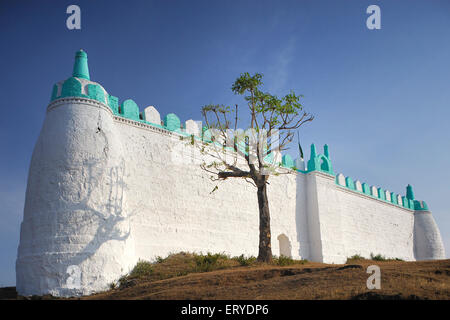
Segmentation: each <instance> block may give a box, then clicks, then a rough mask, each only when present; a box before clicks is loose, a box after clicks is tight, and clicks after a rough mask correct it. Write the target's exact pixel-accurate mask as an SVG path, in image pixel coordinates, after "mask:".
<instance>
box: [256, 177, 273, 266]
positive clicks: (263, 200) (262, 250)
mask: <svg viewBox="0 0 450 320" xmlns="http://www.w3.org/2000/svg"><path fill="white" fill-rule="evenodd" d="M258 205H259V253H258V261H260V262H271V261H272V246H271V243H270V239H271V234H270V212H269V200H268V198H267V184H266V183H265V182H264V183H262V184H261V185H258Z"/></svg>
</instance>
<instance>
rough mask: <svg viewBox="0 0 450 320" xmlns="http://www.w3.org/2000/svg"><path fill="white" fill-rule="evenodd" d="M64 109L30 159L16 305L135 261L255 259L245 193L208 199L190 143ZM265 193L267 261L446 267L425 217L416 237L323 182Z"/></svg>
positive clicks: (254, 228)
mask: <svg viewBox="0 0 450 320" xmlns="http://www.w3.org/2000/svg"><path fill="white" fill-rule="evenodd" d="M61 101H62V102H58V101H55V102H54V103H52V104H51V105H50V107H49V111H48V113H47V116H46V119H45V123H44V125H43V128H42V131H41V134H40V137H39V139H38V142H37V143H36V146H35V150H34V152H33V157H32V162H31V166H30V172H29V178H28V186H27V194H26V203H25V210H24V220H23V223H22V227H21V239H20V245H19V249H18V259H17V264H16V271H17V272H16V273H17V290H18V292H19V294H22V295H31V294H47V293H50V294H53V295H62V296H67V295H81V294H89V293H92V292H95V291H100V290H104V289H107V287H108V284H109V283H111V282H112V281H115V280H117V279H118V278H119V277H120V276H121V275H123V274H125V273H126V272H127V271H128V270H129V269H130V268H131V267H132V266H133V265H134V264H135V263H136V261H137V259H144V260H152V259H154V258H155V257H156V256H166V255H168V254H169V253H174V252H179V251H191V252H203V253H206V252H208V251H209V252H225V253H227V254H230V255H241V254H245V255H253V256H256V255H257V253H258V237H259V218H258V214H259V212H258V205H257V196H256V188H255V187H254V186H252V185H251V184H249V183H247V182H245V181H244V180H242V179H231V178H230V179H228V180H226V181H223V182H221V183H220V184H219V185H218V187H219V188H218V189H217V190H216V191H215V192H211V191H212V190H213V189H214V187H215V186H216V185H217V183H216V182H213V181H211V180H210V179H209V174H207V173H206V172H205V171H203V170H202V169H201V168H200V163H201V157H200V153H199V151H198V150H199V149H198V148H196V147H193V146H192V145H190V143H189V141H190V139H187V141H181V140H180V137H179V135H177V134H174V133H170V132H167V131H166V130H162V129H158V128H155V127H150V128H149V126H147V125H144V124H142V123H139V122H135V121H131V120H127V119H123V118H119V117H115V118H113V116H112V113H111V111H110V110H109V109H108V107H106V106H105V105H103V104H101V103H98V102H95V101H93V100H90V99H83V98H77V99H74V100H71V99H63V100H61ZM59 103H62V104H61V105H59V106H58V104H59ZM285 171H287V169H286V170H285ZM284 173H286V172H284ZM269 182H270V185H269V186H268V197H269V205H270V211H271V212H270V213H271V228H272V251H273V253H274V254H275V255H279V254H280V248H279V241H278V237H279V236H280V235H283V236H282V237H281V238H283V237H284V236H286V237H287V238H288V241H289V245H288V246H285V247H284V250H285V249H286V248H290V250H291V251H292V252H291V254H290V255H291V256H292V257H293V258H295V259H299V258H306V259H309V260H312V261H319V262H329V263H343V262H345V260H346V259H347V257H350V256H352V255H354V254H360V255H362V256H366V257H368V256H370V253H374V254H382V255H384V256H386V257H393V258H401V259H404V260H414V258H415V257H414V251H415V250H416V255H417V257H418V258H427V257H443V246H442V241H439V239H440V234H439V230H438V229H437V227H436V226H435V223H434V220H432V217H431V215H428V216H427V215H418V214H416V216H417V217H419V218H418V219H419V220H417V221H416V225H415V224H414V213H413V212H412V211H411V210H406V209H403V208H399V207H398V206H394V205H390V204H388V203H385V202H383V201H379V200H376V199H373V198H371V197H369V196H365V195H362V194H360V193H357V192H353V191H350V190H348V189H347V188H345V187H341V186H337V185H336V183H335V177H333V176H329V175H326V174H323V173H320V172H312V173H308V174H306V175H305V174H302V173H298V174H295V173H294V174H281V175H279V176H271V177H270V179H269ZM375 190H376V189H375ZM430 217H431V220H430ZM433 223H434V225H433ZM415 230H416V233H417V234H419V236H417V237H416V238H414V231H415ZM421 239H423V240H421ZM430 239H431V240H430ZM424 241H428V242H427V244H423V243H422V242H424ZM72 265H75V266H77V267H79V268H80V271H81V286H80V287H78V288H72V287H68V285H67V280H68V277H69V275H68V274H67V268H68V267H69V266H72Z"/></svg>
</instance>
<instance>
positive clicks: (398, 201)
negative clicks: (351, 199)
mask: <svg viewBox="0 0 450 320" xmlns="http://www.w3.org/2000/svg"><path fill="white" fill-rule="evenodd" d="M336 184H337V185H338V186H341V187H344V188H346V189H349V190H352V191H355V192H359V193H361V194H364V195H367V196H369V197H372V198H375V199H378V200H381V201H384V202H388V203H390V204H393V205H396V206H399V207H402V208H405V209H409V210H422V211H427V210H428V206H427V204H426V203H425V201H419V200H415V199H414V193H413V191H412V186H411V185H408V186H407V187H406V196H401V195H399V194H396V193H394V192H390V191H389V190H385V189H383V188H377V187H375V186H371V187H369V185H368V184H367V183H365V182H364V183H362V184H361V182H360V181H359V180H357V181H353V179H352V178H350V177H345V176H344V175H343V174H342V173H340V174H338V175H337V176H336Z"/></svg>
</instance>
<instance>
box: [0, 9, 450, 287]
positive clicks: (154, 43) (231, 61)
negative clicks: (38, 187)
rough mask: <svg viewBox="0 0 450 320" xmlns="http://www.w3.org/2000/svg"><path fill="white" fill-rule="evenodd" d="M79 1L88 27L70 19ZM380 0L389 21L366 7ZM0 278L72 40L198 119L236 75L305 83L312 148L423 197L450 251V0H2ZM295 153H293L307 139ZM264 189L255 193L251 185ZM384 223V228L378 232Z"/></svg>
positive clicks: (10, 269)
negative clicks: (72, 24)
mask: <svg viewBox="0 0 450 320" xmlns="http://www.w3.org/2000/svg"><path fill="white" fill-rule="evenodd" d="M71 4H77V5H79V6H80V8H81V30H68V29H67V27H66V19H67V17H68V16H69V15H68V14H66V8H67V6H69V5H71ZM371 4H377V5H379V6H380V8H381V29H380V30H369V29H367V27H366V19H367V17H368V16H369V15H368V14H366V8H367V7H368V6H369V5H371ZM0 41H1V50H0V70H1V71H2V77H1V78H0V101H1V103H2V106H3V107H2V113H1V116H0V150H1V153H0V286H6V285H14V283H15V271H14V266H15V258H16V253H17V245H18V241H19V227H20V222H21V219H22V215H23V204H24V198H25V189H26V182H27V174H28V166H29V163H30V159H31V153H32V151H33V146H34V144H35V142H36V140H37V137H38V134H39V131H40V128H41V126H42V123H43V120H44V117H45V110H46V107H47V104H48V102H49V99H50V95H51V90H52V86H53V84H54V83H55V82H57V81H59V80H63V79H66V78H68V77H69V76H70V75H71V72H72V67H73V60H74V54H75V52H76V51H77V50H78V49H80V48H83V49H84V50H85V51H86V52H87V53H88V57H89V67H90V74H91V80H93V81H97V82H99V83H101V84H102V85H103V86H104V87H105V88H106V90H108V92H109V93H110V94H112V95H115V96H117V97H119V99H120V101H123V100H125V99H128V98H131V99H133V100H135V101H136V103H137V104H138V105H139V106H140V108H141V110H142V109H143V108H145V107H146V106H148V105H154V106H156V108H157V109H158V110H159V111H160V113H161V115H162V116H164V115H165V114H167V113H171V112H173V113H176V114H177V115H178V116H179V117H180V118H181V120H182V121H185V120H188V119H191V118H192V119H194V120H201V115H200V108H201V106H202V105H205V104H209V103H224V104H231V105H233V104H234V103H238V104H240V105H241V106H242V108H241V109H242V110H243V109H244V108H243V106H244V101H243V100H242V98H241V97H238V96H235V95H233V94H232V92H231V90H230V88H231V84H232V83H233V81H234V80H235V79H236V78H237V77H238V76H239V74H240V73H242V72H250V73H254V72H260V73H262V74H264V79H263V80H264V85H265V86H264V89H265V90H267V91H270V92H273V93H276V94H279V95H281V94H285V93H287V92H288V91H289V90H291V89H293V90H295V92H296V93H301V94H303V95H304V96H305V97H304V100H303V103H304V106H305V108H306V110H307V111H309V112H311V113H313V114H314V115H315V118H316V119H315V120H314V121H313V122H312V123H310V124H307V125H306V126H305V127H303V128H302V129H301V131H300V134H301V141H302V144H303V148H304V150H305V151H306V154H307V157H309V145H310V144H311V143H313V142H314V143H316V145H317V146H318V148H319V151H321V149H322V145H323V144H325V143H327V144H328V145H329V147H330V156H331V158H332V163H333V167H334V169H335V172H342V173H344V174H345V175H346V176H347V175H349V176H351V177H352V178H354V179H359V180H361V181H362V182H367V183H368V184H370V185H376V186H379V187H383V188H385V189H388V190H390V191H393V192H396V193H401V194H405V187H406V185H407V184H408V183H410V184H411V185H413V187H414V191H415V195H416V198H418V199H421V200H425V201H427V203H428V206H429V207H430V209H431V210H432V211H433V214H434V217H435V219H436V221H437V224H438V226H439V228H440V230H441V233H442V237H443V240H444V244H445V246H446V250H447V257H448V256H449V253H450V250H449V249H450V202H449V199H450V187H449V184H450V129H449V127H450V125H449V119H450V111H449V110H450V2H449V1H447V0H442V1H437V0H422V1H415V0H407V1H406V0H405V1H401V0H396V1H394V0H390V1H376V0H370V1H366V0H339V1H338V0H333V1H317V0H316V1H312V0H310V1H306V0H297V1H262V0H252V1H248V0H239V1H231V0H230V1H215V0H208V1H197V0H190V1H162V0H161V1H136V0H134V1H132V0H128V1H111V0H95V1H75V0H72V1H62V0H61V1H48V0H45V1H43V0H40V1H25V0H23V1H15V0H14V1H13V0H1V1H0ZM289 153H290V154H291V155H292V156H293V157H296V156H297V155H298V154H297V150H296V149H291V150H290V151H289ZM255 196H256V195H255ZM381 236H382V235H381Z"/></svg>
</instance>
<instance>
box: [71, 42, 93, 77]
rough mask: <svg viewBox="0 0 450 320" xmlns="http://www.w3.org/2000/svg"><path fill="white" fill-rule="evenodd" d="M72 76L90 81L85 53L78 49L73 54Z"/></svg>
mask: <svg viewBox="0 0 450 320" xmlns="http://www.w3.org/2000/svg"><path fill="white" fill-rule="evenodd" d="M72 75H73V76H74V77H77V78H83V79H87V80H90V77H89V67H88V59H87V53H86V52H84V51H83V49H80V50H79V51H77V53H76V54H75V63H74V65H73V73H72Z"/></svg>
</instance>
